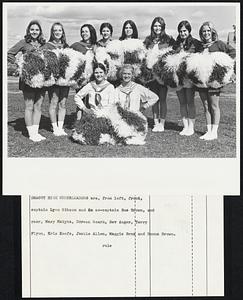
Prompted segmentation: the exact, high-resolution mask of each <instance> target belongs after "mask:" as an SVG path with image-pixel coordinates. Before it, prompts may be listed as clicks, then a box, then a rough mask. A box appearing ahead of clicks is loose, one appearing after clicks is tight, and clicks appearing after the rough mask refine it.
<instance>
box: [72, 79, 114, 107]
mask: <svg viewBox="0 0 243 300" xmlns="http://www.w3.org/2000/svg"><path fill="white" fill-rule="evenodd" d="M84 99H86V101H85V102H86V103H84ZM74 101H75V103H76V105H77V106H78V108H79V109H81V110H83V109H85V108H90V109H92V110H97V109H100V108H101V107H105V106H107V105H109V104H112V103H114V102H115V100H114V86H113V85H112V84H111V83H109V82H108V81H107V80H105V82H104V83H103V84H102V85H97V84H96V82H95V81H91V82H89V83H88V84H86V85H85V86H84V87H83V88H81V90H80V91H79V92H78V93H77V94H76V95H75V97H74Z"/></svg>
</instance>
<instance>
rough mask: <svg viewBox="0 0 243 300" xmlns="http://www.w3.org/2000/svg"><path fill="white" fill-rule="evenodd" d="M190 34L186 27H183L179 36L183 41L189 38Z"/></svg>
mask: <svg viewBox="0 0 243 300" xmlns="http://www.w3.org/2000/svg"><path fill="white" fill-rule="evenodd" d="M189 34H190V32H189V31H188V29H186V27H185V26H182V27H181V28H180V30H179V35H180V38H181V39H182V40H185V39H186V38H187V37H188V36H189Z"/></svg>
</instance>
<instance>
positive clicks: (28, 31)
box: [24, 20, 46, 45]
mask: <svg viewBox="0 0 243 300" xmlns="http://www.w3.org/2000/svg"><path fill="white" fill-rule="evenodd" d="M32 25H37V26H38V27H39V29H40V34H39V36H38V37H37V41H38V42H39V43H40V44H41V45H44V44H45V43H46V41H45V39H44V37H43V32H42V28H41V25H40V22H39V21H37V20H32V21H30V23H29V25H28V26H27V28H26V34H25V36H24V39H25V41H26V43H30V42H31V41H32V37H31V35H30V27H31V26H32Z"/></svg>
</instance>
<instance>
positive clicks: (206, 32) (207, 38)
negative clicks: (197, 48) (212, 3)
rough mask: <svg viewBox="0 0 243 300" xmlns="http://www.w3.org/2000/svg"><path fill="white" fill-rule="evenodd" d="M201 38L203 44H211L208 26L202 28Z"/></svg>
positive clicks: (210, 32) (210, 33)
mask: <svg viewBox="0 0 243 300" xmlns="http://www.w3.org/2000/svg"><path fill="white" fill-rule="evenodd" d="M202 37H203V38H204V40H205V42H207V43H209V42H212V31H211V28H210V27H209V26H208V25H205V26H203V28H202Z"/></svg>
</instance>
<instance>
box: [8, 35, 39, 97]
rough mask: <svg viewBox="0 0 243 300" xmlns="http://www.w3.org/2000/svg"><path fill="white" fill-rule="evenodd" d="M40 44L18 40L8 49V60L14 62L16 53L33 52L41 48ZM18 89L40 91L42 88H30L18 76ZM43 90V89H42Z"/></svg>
mask: <svg viewBox="0 0 243 300" xmlns="http://www.w3.org/2000/svg"><path fill="white" fill-rule="evenodd" d="M41 47H42V45H41V44H40V43H39V42H30V43H27V42H26V41H25V39H23V40H20V41H19V42H18V43H17V44H15V45H14V46H13V47H12V48H10V49H9V50H8V53H7V55H8V62H10V63H16V55H17V54H18V53H20V52H21V53H22V54H25V53H27V52H35V51H39V50H40V49H41ZM19 89H20V90H21V91H28V92H35V91H40V92H41V91H42V90H43V89H42V88H32V87H31V86H29V85H28V84H26V83H25V82H24V81H23V80H22V78H21V77H20V78H19ZM43 92H44V90H43Z"/></svg>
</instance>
